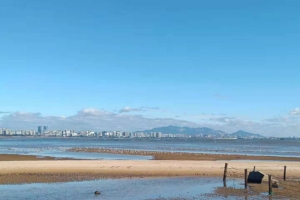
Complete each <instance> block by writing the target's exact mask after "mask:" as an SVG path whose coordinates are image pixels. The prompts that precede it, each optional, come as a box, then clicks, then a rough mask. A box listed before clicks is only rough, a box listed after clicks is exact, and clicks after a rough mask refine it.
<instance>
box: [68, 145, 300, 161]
mask: <svg viewBox="0 0 300 200" xmlns="http://www.w3.org/2000/svg"><path fill="white" fill-rule="evenodd" d="M68 151H71V152H93V153H110V154H125V155H141V156H152V157H153V159H154V160H206V161H217V160H256V161H257V160H263V161H266V160H269V161H300V158H299V157H275V156H249V155H228V154H203V153H183V152H162V151H140V150H126V149H109V148H72V149H69V150H68Z"/></svg>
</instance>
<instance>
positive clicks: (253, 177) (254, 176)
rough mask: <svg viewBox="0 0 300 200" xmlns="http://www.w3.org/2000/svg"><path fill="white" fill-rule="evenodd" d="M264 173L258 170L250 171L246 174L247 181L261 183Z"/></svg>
mask: <svg viewBox="0 0 300 200" xmlns="http://www.w3.org/2000/svg"><path fill="white" fill-rule="evenodd" d="M264 176H265V175H264V173H262V172H260V171H252V172H250V173H249V175H248V180H247V182H248V183H261V182H262V180H263V178H264Z"/></svg>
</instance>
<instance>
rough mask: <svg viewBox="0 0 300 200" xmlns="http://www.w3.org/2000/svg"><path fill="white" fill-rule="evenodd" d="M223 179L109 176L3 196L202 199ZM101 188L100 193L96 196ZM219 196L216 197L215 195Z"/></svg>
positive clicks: (27, 199) (11, 189)
mask: <svg viewBox="0 0 300 200" xmlns="http://www.w3.org/2000/svg"><path fill="white" fill-rule="evenodd" d="M241 182H242V181H241V180H235V179H233V180H229V181H228V182H227V187H235V188H240V187H241ZM222 184H223V183H222V180H220V179H219V178H207V177H206V178H199V177H184V178H146V179H114V180H111V179H108V180H98V181H83V182H70V183H51V184H45V183H43V184H24V185H1V186H0V190H1V198H2V199H6V200H15V199H24V200H32V199H41V200H48V199H49V200H50V199H51V200H52V199H64V200H68V199H72V200H85V199H86V200H95V199H105V200H116V199H122V200H135V199H136V200H140V199H156V198H185V199H194V198H196V199H199V198H200V196H201V195H203V194H206V193H211V192H213V190H214V189H215V188H216V187H220V186H222ZM95 191H100V192H101V194H100V195H95V194H94V192H95ZM214 199H215V198H214Z"/></svg>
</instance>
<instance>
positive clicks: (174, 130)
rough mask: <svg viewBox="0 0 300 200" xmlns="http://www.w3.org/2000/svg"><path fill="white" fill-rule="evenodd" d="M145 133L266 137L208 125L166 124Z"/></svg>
mask: <svg viewBox="0 0 300 200" xmlns="http://www.w3.org/2000/svg"><path fill="white" fill-rule="evenodd" d="M142 132H144V133H151V132H161V133H162V134H189V135H196V134H199V135H213V136H215V137H222V136H230V137H264V136H262V135H260V134H254V133H249V132H246V131H243V130H239V131H237V132H234V133H226V132H224V131H221V130H215V129H211V128H207V127H199V128H191V127H179V126H164V127H158V128H153V129H150V130H144V131H142Z"/></svg>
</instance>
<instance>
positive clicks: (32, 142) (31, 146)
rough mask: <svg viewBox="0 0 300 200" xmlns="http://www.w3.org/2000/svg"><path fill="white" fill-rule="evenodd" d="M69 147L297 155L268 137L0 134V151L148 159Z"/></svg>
mask: <svg viewBox="0 0 300 200" xmlns="http://www.w3.org/2000/svg"><path fill="white" fill-rule="evenodd" d="M73 147H86V148H88V147H95V148H114V149H135V150H146V151H170V152H192V153H209V154H242V155H245V154H246V155H265V156H289V157H299V156H300V141H299V140H272V139H262V140H261V139H237V140H231V139H194V138H191V139H175V138H174V139H172V138H163V139H149V138H144V139H143V138H142V139H141V138H134V139H102V138H32V137H0V153H10V154H27V155H37V156H54V157H70V158H77V159H119V160H126V159H131V160H141V159H151V157H149V156H134V155H119V154H117V155H113V154H105V153H85V152H68V151H66V150H67V149H70V148H73Z"/></svg>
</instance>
